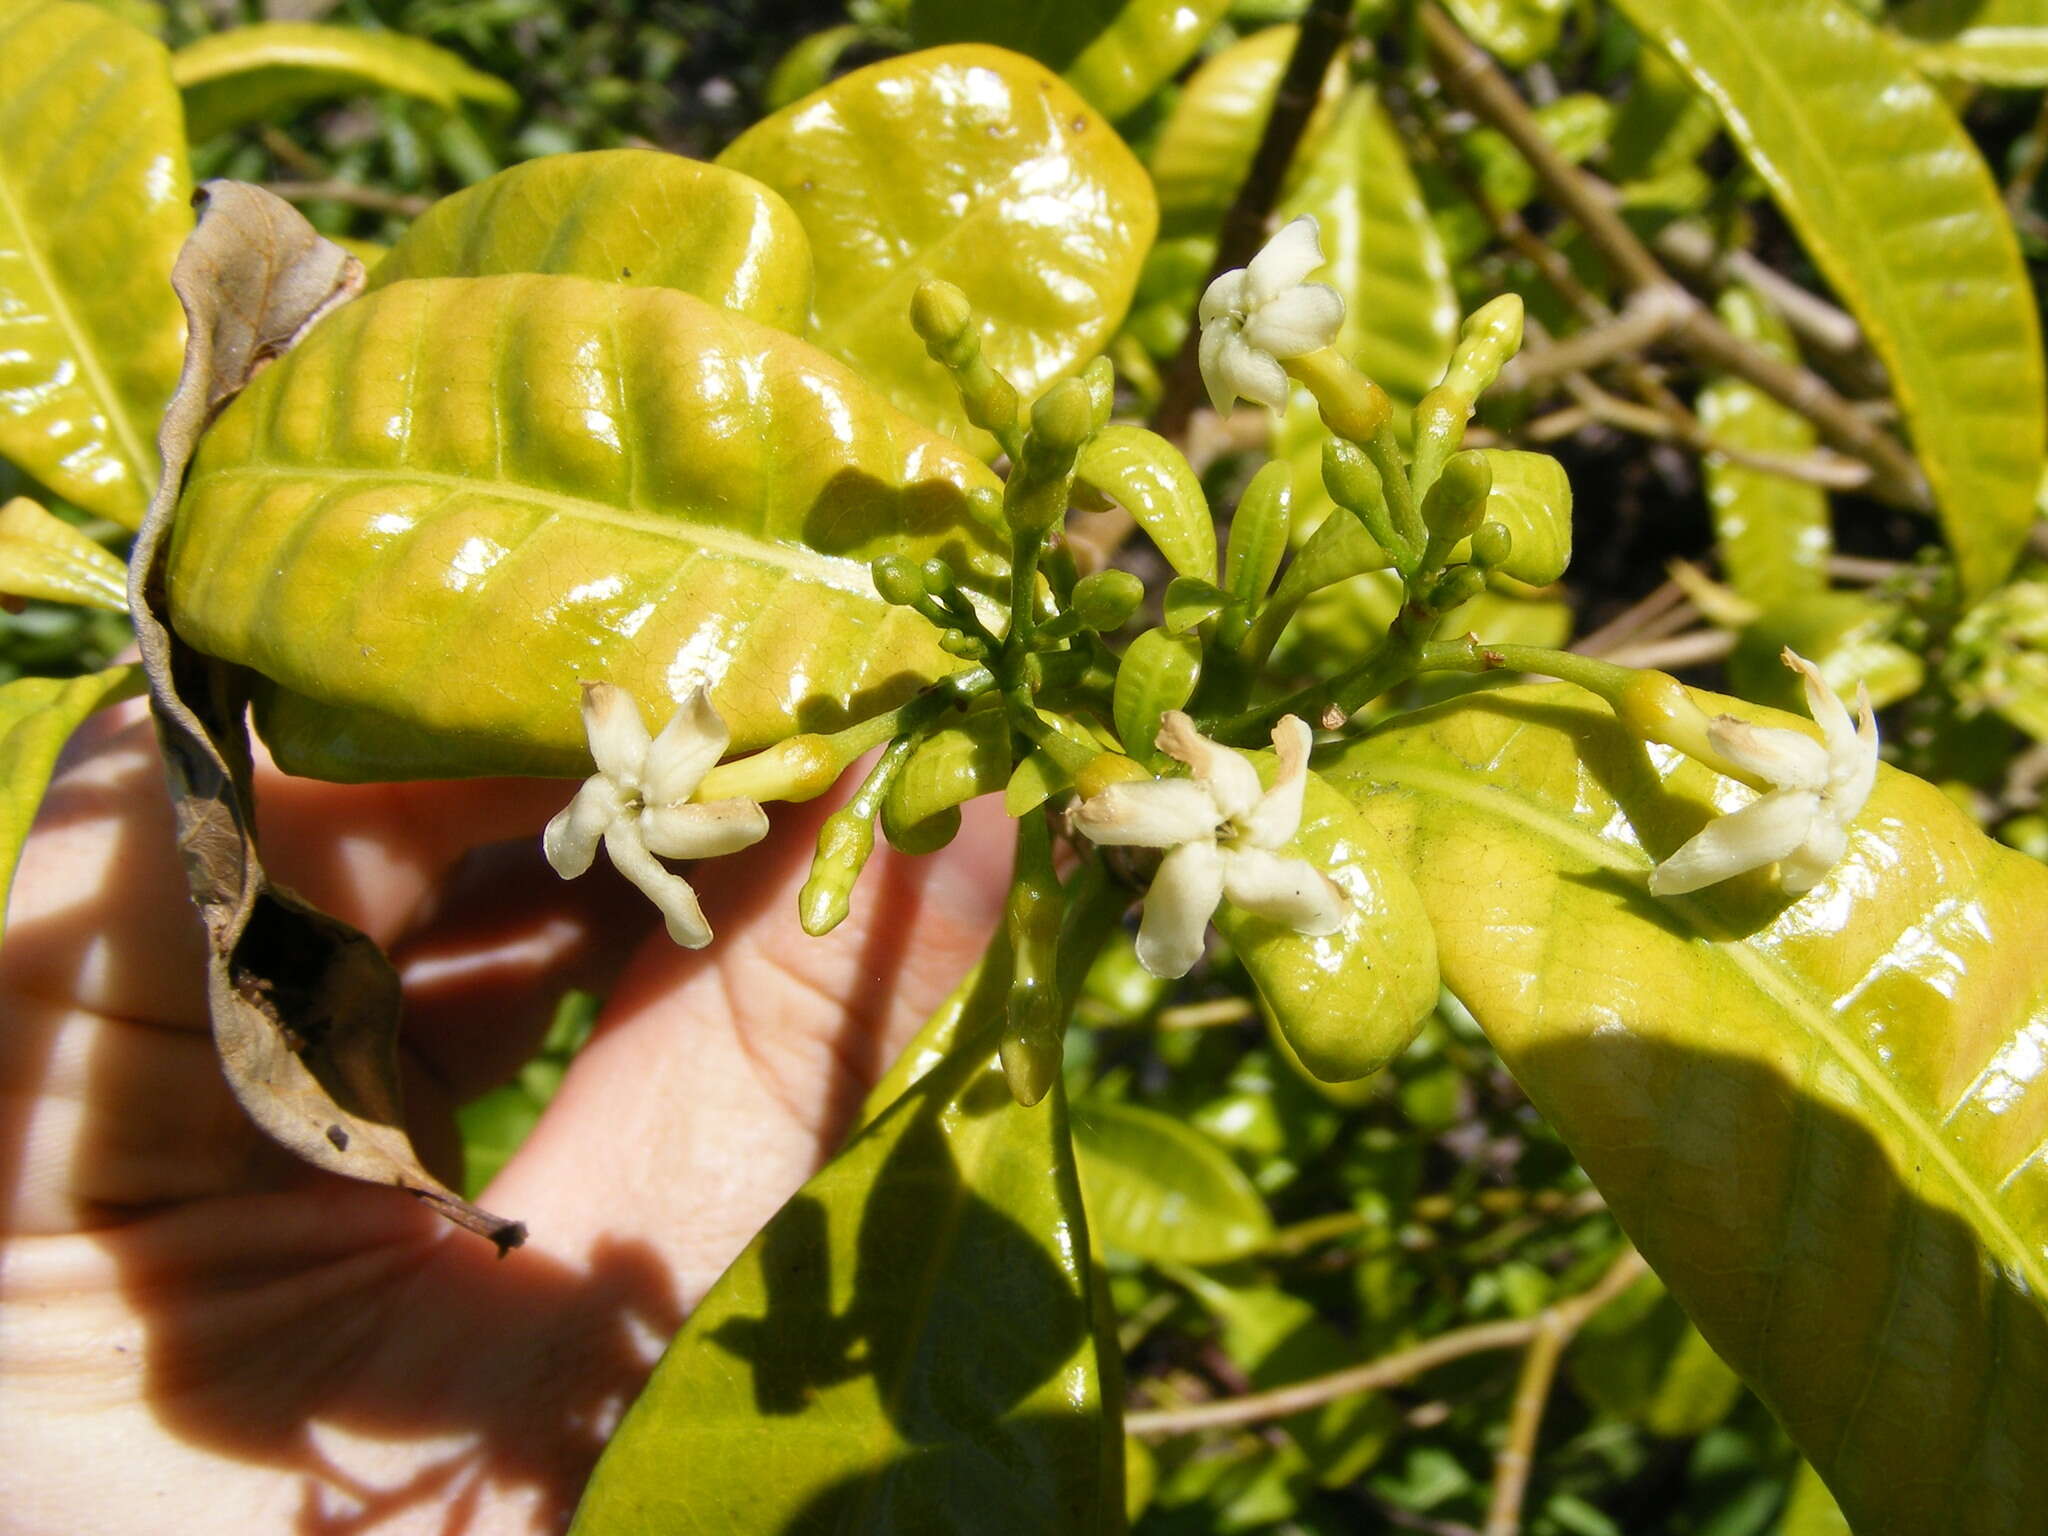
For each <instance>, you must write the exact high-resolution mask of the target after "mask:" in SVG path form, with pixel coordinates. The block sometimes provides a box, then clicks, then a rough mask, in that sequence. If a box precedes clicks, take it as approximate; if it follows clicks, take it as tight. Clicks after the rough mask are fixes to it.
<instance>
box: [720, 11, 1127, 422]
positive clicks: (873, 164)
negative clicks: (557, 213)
mask: <svg viewBox="0 0 2048 1536" xmlns="http://www.w3.org/2000/svg"><path fill="white" fill-rule="evenodd" d="M719 160H720V163H721V164H725V165H729V166H731V167H733V168H734V169H735V170H739V171H744V172H746V173H747V174H748V175H750V176H753V177H755V178H756V179H757V180H759V181H762V182H765V183H767V184H768V185H769V186H771V187H773V188H774V189H775V190H776V191H777V192H780V193H781V194H782V195H783V196H784V197H785V198H787V199H788V200H789V204H790V206H791V207H792V208H794V209H795V210H796V215H797V217H798V219H800V220H801V221H802V222H803V226H804V228H805V230H806V231H808V232H809V234H810V237H811V251H812V255H813V258H814V260H815V262H816V271H817V287H816V296H815V299H814V301H813V305H812V331H811V334H812V337H813V339H814V340H816V341H817V343H818V344H819V345H820V346H822V347H824V348H825V350H826V351H828V352H830V353H832V354H833V355H834V356H836V357H838V358H840V359H842V360H843V361H845V362H847V363H849V364H850V365H852V367H853V368H854V370H855V371H856V372H857V373H859V374H860V375H861V377H862V378H864V379H865V380H867V382H868V384H869V385H870V386H871V387H872V388H875V389H877V390H880V391H881V392H882V393H883V394H885V395H887V396H888V398H889V399H890V400H891V401H893V402H894V403H895V404H896V405H897V406H898V407H899V408H900V409H902V410H904V411H907V412H908V413H909V414H910V415H912V416H914V417H916V418H917V419H918V420H920V421H923V422H926V423H928V424H930V425H932V426H935V427H937V428H938V429H939V430H940V431H942V432H944V433H946V434H947V435H948V436H951V437H957V438H960V439H962V440H966V441H971V442H973V443H974V444H975V445H976V447H977V450H978V451H985V450H987V449H988V448H989V446H990V440H989V439H988V437H987V435H986V434H985V433H982V432H980V431H979V430H977V429H974V428H970V427H969V426H968V425H967V422H966V418H965V417H964V416H963V415H962V413H961V408H960V399H959V393H958V391H957V390H956V389H955V388H954V385H953V382H952V379H951V377H950V376H949V375H948V374H947V373H946V371H945V369H943V368H942V367H940V366H939V365H938V364H937V363H935V362H933V361H932V360H931V358H930V357H929V356H927V355H926V353H925V350H924V347H923V346H922V345H921V344H920V343H919V342H918V340H917V335H916V333H915V332H914V331H912V330H911V328H910V296H911V294H912V293H913V292H915V291H916V289H917V286H918V285H919V284H920V283H923V282H925V281H927V280H929V279H932V278H943V279H945V280H946V281H948V282H951V283H954V284H957V285H958V286H959V287H960V288H961V289H962V290H963V291H964V292H965V293H966V295H967V297H968V299H969V301H970V302H971V303H972V304H973V306H974V312H975V317H976V319H977V321H978V322H979V323H980V328H981V340H982V356H983V357H985V358H986V359H987V360H988V362H989V363H990V365H991V366H993V367H994V368H996V369H997V370H999V371H1000V372H1002V373H1003V374H1005V375H1006V376H1007V377H1008V378H1009V380H1010V382H1011V383H1013V384H1015V385H1016V386H1017V388H1018V389H1019V390H1020V391H1021V392H1022V393H1023V395H1024V396H1025V398H1027V399H1029V398H1030V397H1032V396H1034V395H1036V394H1038V393H1039V392H1040V391H1041V390H1043V389H1044V388H1045V387H1046V386H1047V385H1048V384H1051V383H1052V382H1054V381H1055V380H1056V379H1060V378H1063V377H1065V376H1066V375H1068V374H1070V373H1073V372H1074V371H1075V370H1077V369H1078V368H1080V367H1081V365H1082V364H1084V363H1086V362H1087V361H1088V360H1089V358H1091V357H1093V356H1094V355H1095V354H1096V353H1097V352H1099V351H1101V350H1102V348H1103V347H1105V346H1107V345H1108V344H1109V339H1110V338H1111V337H1112V336H1114V335H1115V334H1116V329H1117V326H1118V325H1119V324H1121V323H1122V320H1123V314H1124V309H1125V307H1126V306H1127V305H1128V304H1129V303H1130V299H1131V290H1132V288H1133V287H1134V286H1135V285H1136V283H1137V280H1138V268H1139V266H1140V264H1141V263H1142V262H1143V261H1144V258H1145V251H1146V248H1147V247H1148V246H1150V245H1151V243H1152V233H1153V229H1154V226H1155V225H1156V223H1157V213H1156V210H1155V207H1154V203H1153V198H1152V189H1151V187H1150V185H1149V184H1148V183H1147V182H1146V180H1145V172H1144V169H1143V168H1142V167H1141V166H1140V165H1139V164H1138V162H1137V160H1136V159H1135V158H1133V156H1132V155H1131V152H1130V151H1129V150H1128V149H1126V148H1125V147H1124V143H1123V141H1122V140H1121V139H1119V138H1118V137H1117V136H1116V130H1115V129H1113V128H1111V127H1110V126H1109V124H1108V123H1106V122H1104V121H1103V120H1102V118H1101V117H1100V116H1099V115H1097V113H1096V112H1095V109H1094V108H1092V107H1090V106H1089V105H1088V104H1087V103H1086V102H1085V101H1083V100H1081V98H1080V97H1078V96H1076V95H1075V94H1074V92H1073V90H1072V89H1071V88H1069V87H1068V86H1067V85H1065V84H1064V83H1062V82H1061V81H1060V80H1059V78H1058V77H1057V76H1055V75H1052V74H1051V73H1049V72H1048V71H1047V70H1046V69H1045V67H1044V66H1043V65H1041V64H1037V63H1034V62H1033V61H1032V60H1030V59H1027V58H1024V57H1023V56H1022V55H1020V54H1015V53H1009V52H1005V51H1004V50H1002V49H1000V48H985V47H980V46H977V45H973V44H964V45H961V46H959V47H953V48H934V49H929V50H927V51H925V52H923V53H913V54H907V55H905V56H903V57H901V58H896V59H890V60H887V61H885V62H884V63H881V64H873V65H870V66H869V67H868V68H866V69H862V70H856V71H855V72H854V73H853V74H850V75H847V76H845V77H844V78H843V79H839V80H835V81H833V82H832V84H830V85H828V86H826V87H825V89H824V90H822V91H819V92H818V93H817V94H816V95H814V96H810V97H806V98H805V99H804V100H802V101H799V102H796V103H795V104H793V105H791V106H788V107H785V108H783V109H782V111H780V112H778V113H776V114H775V115H774V116H773V117H770V118H768V119H767V120H765V121H764V122H761V123H758V124H756V125H755V126H754V127H753V128H750V129H749V130H748V131H747V132H745V133H743V134H741V135H740V137H739V138H737V139H736V140H734V141H733V143H732V144H731V145H730V146H728V147H727V149H726V151H725V153H724V154H722V155H721V156H719Z"/></svg>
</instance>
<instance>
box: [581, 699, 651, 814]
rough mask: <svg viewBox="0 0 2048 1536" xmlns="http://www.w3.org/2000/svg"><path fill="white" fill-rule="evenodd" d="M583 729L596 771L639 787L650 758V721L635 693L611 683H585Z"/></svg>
mask: <svg viewBox="0 0 2048 1536" xmlns="http://www.w3.org/2000/svg"><path fill="white" fill-rule="evenodd" d="M583 732H584V734H585V735H586V736H588V737H589V738H590V755H591V757H592V758H594V759H595V760H596V762H597V771H598V772H599V773H601V774H603V775H604V776H605V777H606V778H608V779H610V780H611V781H612V782H613V783H614V784H617V785H618V786H619V787H620V788H621V789H638V788H639V787H640V769H641V766H642V765H643V764H644V763H645V762H646V761H647V725H646V722H644V721H643V720H641V718H640V706H639V705H638V704H636V703H634V702H633V695H631V694H630V693H628V692H626V690H625V689H623V688H617V687H614V686H613V685H612V684H610V683H585V684H584V685H583Z"/></svg>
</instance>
